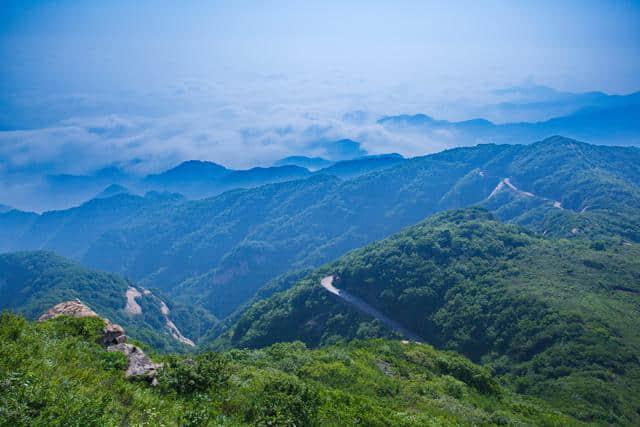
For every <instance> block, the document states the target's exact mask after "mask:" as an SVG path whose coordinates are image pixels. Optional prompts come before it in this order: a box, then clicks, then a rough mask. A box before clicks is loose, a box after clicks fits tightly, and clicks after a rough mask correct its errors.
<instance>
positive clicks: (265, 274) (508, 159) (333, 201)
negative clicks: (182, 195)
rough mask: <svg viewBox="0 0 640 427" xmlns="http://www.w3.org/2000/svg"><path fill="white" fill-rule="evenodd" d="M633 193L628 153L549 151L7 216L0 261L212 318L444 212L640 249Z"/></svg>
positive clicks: (633, 165)
mask: <svg viewBox="0 0 640 427" xmlns="http://www.w3.org/2000/svg"><path fill="white" fill-rule="evenodd" d="M374 160H375V159H374ZM506 182H508V183H509V185H507V184H505V183H506ZM639 183H640V150H639V149H637V148H631V147H628V148H622V147H600V146H593V145H589V144H585V143H581V142H578V141H574V140H570V139H566V138H561V137H555V138H549V139H547V140H545V141H541V142H538V143H534V144H531V145H493V144H487V145H479V146H476V147H469V148H460V149H454V150H448V151H445V152H442V153H437V154H434V155H430V156H425V157H419V158H413V159H407V160H403V161H401V162H398V163H397V164H394V165H390V166H388V167H385V168H384V169H381V170H377V171H373V172H370V173H365V174H364V175H361V176H358V177H355V178H351V179H344V180H341V179H338V178H335V177H331V176H327V175H325V174H318V175H314V176H311V177H310V178H308V179H303V180H296V181H289V182H284V183H278V184H271V185H265V186H260V187H257V188H251V189H246V190H234V191H229V192H227V193H224V194H221V195H218V196H215V197H213V198H209V199H204V200H197V201H183V200H180V199H175V200H174V199H171V198H170V197H169V198H168V199H167V200H166V201H162V202H158V203H156V202H154V203H150V202H149V201H146V200H147V197H145V198H144V199H143V198H138V197H137V196H127V195H119V196H115V197H112V198H107V199H101V200H98V201H91V202H89V203H87V204H85V205H83V206H82V207H79V208H76V209H70V210H66V211H57V212H51V213H47V214H44V215H42V216H39V217H36V218H35V221H34V217H33V216H32V215H29V214H24V215H23V216H22V217H20V218H16V215H17V214H16V212H15V211H12V212H8V213H5V214H0V234H2V235H6V236H7V240H5V241H3V243H4V244H5V248H4V249H5V250H16V249H40V248H44V249H50V250H55V251H57V252H59V253H61V254H62V255H65V256H71V257H74V258H77V259H81V260H82V261H83V262H84V263H85V264H88V265H93V266H96V267H98V268H102V269H106V270H109V271H113V272H117V273H121V274H124V275H126V276H127V277H131V278H132V279H134V280H141V281H143V283H151V284H153V285H154V286H158V287H160V288H162V289H164V290H165V291H166V292H168V293H170V294H171V295H173V296H174V297H178V298H183V299H184V300H185V301H192V300H195V301H197V302H198V303H200V304H202V305H204V306H205V307H207V308H208V309H210V310H213V312H214V313H215V314H216V316H218V317H220V318H222V317H225V316H227V315H229V314H230V313H231V312H233V311H234V310H235V309H237V308H238V307H239V306H240V305H241V304H243V303H245V302H247V301H248V300H249V298H251V297H252V296H253V295H254V294H255V292H256V291H257V290H258V289H259V288H260V287H261V286H262V285H263V284H264V283H266V282H267V281H269V280H270V279H272V278H274V277H276V276H278V275H280V274H282V273H284V272H286V271H290V270H299V269H304V268H308V267H314V266H318V265H321V264H322V263H324V262H327V261H329V260H331V259H334V258H336V257H338V256H340V255H342V254H344V253H345V252H347V251H349V250H351V249H354V248H356V247H360V246H362V245H365V244H367V243H370V242H372V241H374V240H376V239H381V238H384V237H385V236H388V235H389V234H391V233H394V232H397V231H399V230H400V229H402V228H403V227H406V226H408V225H411V224H415V223H416V222H418V221H420V220H422V219H424V218H425V217H427V216H429V215H431V214H433V213H435V212H438V211H442V210H445V209H452V208H461V207H466V206H472V205H482V206H485V207H486V208H488V209H490V210H491V211H493V212H495V213H496V215H497V216H498V217H499V218H501V219H502V220H505V221H510V222H513V223H517V224H522V225H525V226H527V227H528V228H530V229H532V230H534V231H538V232H540V233H544V234H546V235H548V236H563V237H568V238H583V237H591V238H599V236H609V235H618V236H622V237H624V238H625V239H627V240H629V241H640V214H639V212H640V209H639V208H638V206H640V196H639V194H640V190H639V187H640V186H639ZM129 204H131V207H129ZM138 205H139V206H138ZM3 223H4V224H6V226H1V225H2V224H3Z"/></svg>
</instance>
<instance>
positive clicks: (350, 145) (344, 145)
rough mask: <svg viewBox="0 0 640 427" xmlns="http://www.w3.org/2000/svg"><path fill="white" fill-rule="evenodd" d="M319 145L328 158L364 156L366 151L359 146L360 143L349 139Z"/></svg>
mask: <svg viewBox="0 0 640 427" xmlns="http://www.w3.org/2000/svg"><path fill="white" fill-rule="evenodd" d="M318 145H321V146H322V148H324V151H325V153H326V156H327V158H329V159H330V160H333V161H336V160H351V159H354V158H356V157H362V156H366V155H367V154H368V153H367V152H366V151H365V150H364V149H362V148H361V147H360V143H359V142H356V141H353V140H351V139H341V140H339V141H332V142H326V143H322V144H318Z"/></svg>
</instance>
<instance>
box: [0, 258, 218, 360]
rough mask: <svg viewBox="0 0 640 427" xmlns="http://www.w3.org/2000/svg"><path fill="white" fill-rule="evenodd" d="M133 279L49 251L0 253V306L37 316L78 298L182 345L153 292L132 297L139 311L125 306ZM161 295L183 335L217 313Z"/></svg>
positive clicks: (159, 339)
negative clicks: (171, 331) (167, 324)
mask: <svg viewBox="0 0 640 427" xmlns="http://www.w3.org/2000/svg"><path fill="white" fill-rule="evenodd" d="M130 286H133V284H132V283H131V282H129V281H127V280H126V279H123V278H122V277H119V276H117V275H115V274H110V273H105V272H101V271H96V270H89V269H86V268H84V267H82V266H80V265H78V264H76V263H74V262H71V261H69V260H67V259H65V258H62V257H60V256H57V255H55V254H53V253H51V252H42V251H39V252H17V253H8V254H1V255H0V294H1V295H2V299H0V310H11V311H14V312H17V313H21V314H23V315H25V316H26V317H27V318H29V319H37V318H38V317H39V316H40V315H41V314H43V313H44V312H45V311H47V310H48V309H50V308H51V307H53V306H54V305H56V304H58V303H61V302H64V301H68V300H72V299H76V298H77V299H80V300H81V301H83V302H84V303H85V304H87V305H88V306H89V307H91V309H92V310H94V311H95V312H96V313H98V314H99V315H101V316H104V317H106V318H108V319H110V320H111V321H113V322H115V323H118V324H121V325H122V326H124V327H125V328H126V329H127V332H128V333H129V334H130V335H131V336H132V337H134V338H137V339H140V340H142V341H144V342H146V343H148V344H150V345H152V346H154V347H155V348H158V349H164V350H180V351H184V350H185V348H184V347H183V345H182V344H180V343H179V342H178V341H176V340H175V339H174V338H172V337H171V336H170V335H169V334H168V332H167V331H166V328H165V322H166V321H165V318H164V316H163V314H162V312H161V311H160V303H159V301H158V298H156V297H155V296H154V295H153V294H151V295H140V296H139V297H138V298H137V302H138V304H139V305H140V306H141V308H142V312H141V313H140V314H138V315H129V314H127V313H126V312H125V310H124V308H125V305H126V302H127V300H126V296H125V293H126V291H127V289H128V288H129V287H130ZM163 300H164V301H165V302H166V303H167V304H168V305H169V308H170V309H171V320H172V321H173V322H175V323H176V325H178V327H179V328H180V329H181V331H182V332H183V333H184V334H185V335H186V336H188V337H194V338H196V339H197V338H198V337H200V336H201V335H204V333H206V331H208V330H209V329H210V328H211V327H212V326H213V325H214V324H215V323H216V319H215V318H214V317H213V316H211V315H210V314H207V313H206V311H205V310H203V309H201V308H200V309H198V308H195V309H194V308H188V307H186V306H183V305H180V304H173V303H171V301H167V300H166V299H164V297H163Z"/></svg>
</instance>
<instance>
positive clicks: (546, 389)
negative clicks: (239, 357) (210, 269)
mask: <svg viewBox="0 0 640 427" xmlns="http://www.w3.org/2000/svg"><path fill="white" fill-rule="evenodd" d="M327 275H334V277H335V281H334V284H335V286H336V287H338V288H341V289H344V290H346V291H348V292H349V293H350V294H353V295H356V296H357V297H359V298H361V299H362V300H364V301H366V302H367V303H368V304H370V305H371V306H373V307H375V308H377V309H378V310H380V311H381V312H382V313H384V314H385V315H387V316H389V317H391V318H393V319H394V320H396V321H398V322H400V323H401V324H402V325H404V326H405V327H406V328H408V329H410V330H411V331H413V332H414V333H415V334H417V335H419V336H421V337H422V338H423V339H424V341H425V342H428V343H430V344H433V345H435V346H436V347H438V348H441V349H448V350H455V351H457V352H459V353H461V354H463V355H465V356H467V357H469V358H471V359H472V360H473V361H475V362H478V363H482V364H484V365H486V366H490V367H491V368H492V369H494V370H495V372H496V373H497V374H498V375H499V377H500V379H501V381H504V382H505V383H506V384H509V386H510V387H511V388H512V389H513V390H517V391H519V392H523V393H527V394H532V395H536V396H539V397H541V398H544V399H546V400H548V401H549V402H550V403H551V404H553V405H556V406H557V407H558V408H563V409H564V410H566V411H569V413H571V414H572V415H574V416H576V417H578V418H580V419H582V420H584V421H597V422H600V423H604V424H608V423H620V424H634V423H637V422H638V421H639V420H640V418H639V417H640V412H639V410H640V406H639V401H638V399H637V396H640V357H639V356H638V355H640V330H639V329H638V328H636V327H635V326H634V325H635V324H636V323H637V317H638V310H639V309H640V247H639V246H638V244H636V243H633V244H632V243H629V242H627V241H626V240H624V239H621V238H620V237H613V238H608V239H603V240H597V241H591V240H567V239H562V238H560V239H557V238H556V239H548V238H543V237H541V236H540V235H536V234H533V233H531V232H530V231H528V230H527V229H524V228H521V227H518V226H514V225H507V224H503V223H501V222H499V221H497V220H496V219H495V218H494V217H493V216H492V215H491V214H490V213H488V212H487V211H485V210H482V209H477V208H474V209H467V210H459V211H449V212H445V213H441V214H437V215H435V216H433V217H432V218H429V219H427V220H425V221H424V222H421V223H419V224H418V225H416V226H413V227H409V228H408V229H406V230H404V231H402V232H400V233H398V234H396V235H393V236H391V237H389V238H387V239H384V240H382V241H380V242H377V243H374V244H372V245H369V246H367V247H364V248H362V249H358V250H356V251H353V252H351V253H349V254H348V255H346V256H344V257H342V258H340V259H338V260H337V261H335V262H332V263H330V264H328V265H326V266H324V267H322V268H320V269H318V270H316V271H314V272H312V273H311V274H309V275H308V276H306V277H305V278H304V279H302V280H301V281H299V282H298V283H297V284H296V285H295V286H293V287H292V288H291V289H289V290H287V291H285V292H280V293H276V294H274V295H272V296H271V297H269V298H267V299H265V300H261V301H258V302H256V303H255V304H253V305H252V306H251V307H249V308H248V309H247V310H245V311H244V312H243V313H242V314H241V315H240V316H239V317H238V318H237V320H236V322H235V323H234V324H233V326H232V327H231V329H230V330H229V331H228V332H227V333H225V334H223V335H222V336H221V337H220V338H219V339H218V341H217V346H218V347H225V346H234V347H250V348H260V347H263V346H268V345H271V344H272V343H275V342H280V341H293V340H301V341H303V342H305V343H306V344H307V345H309V346H312V347H317V346H321V345H328V344H332V343H338V342H344V341H348V340H351V339H354V338H358V339H364V338H371V337H376V336H383V337H393V336H396V337H398V336H397V335H395V334H394V332H392V331H390V330H388V329H386V328H385V327H384V325H382V324H381V323H379V322H378V321H375V320H372V319H371V318H370V317H368V316H367V315H365V314H363V313H361V312H360V311H358V310H356V309H355V308H354V307H353V306H351V305H350V304H348V303H345V301H343V300H340V299H338V298H336V297H335V296H334V295H332V294H330V293H329V292H327V291H326V290H325V289H324V288H323V287H321V286H320V279H321V278H323V277H325V276H327Z"/></svg>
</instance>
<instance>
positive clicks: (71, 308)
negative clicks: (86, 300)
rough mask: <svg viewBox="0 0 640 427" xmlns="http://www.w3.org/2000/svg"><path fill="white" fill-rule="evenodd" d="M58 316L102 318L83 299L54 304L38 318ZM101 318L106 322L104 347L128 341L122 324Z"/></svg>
mask: <svg viewBox="0 0 640 427" xmlns="http://www.w3.org/2000/svg"><path fill="white" fill-rule="evenodd" d="M58 316H69V317H98V318H101V317H100V316H98V314H97V313H96V312H95V311H93V310H91V309H90V308H89V307H87V306H86V305H84V304H83V303H82V301H80V300H79V299H74V300H71V301H65V302H61V303H60V304H57V305H55V306H53V307H52V308H50V309H49V310H47V312H46V313H44V314H43V315H42V316H40V318H38V322H46V321H47V320H50V319H54V318H56V317H58ZM101 319H102V321H103V322H104V328H103V329H102V338H101V339H100V344H101V345H102V346H103V347H108V346H110V345H114V344H120V343H124V342H127V336H126V335H125V333H124V329H123V328H122V326H120V325H116V324H115V323H111V322H110V321H109V319H105V318H101Z"/></svg>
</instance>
